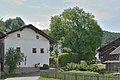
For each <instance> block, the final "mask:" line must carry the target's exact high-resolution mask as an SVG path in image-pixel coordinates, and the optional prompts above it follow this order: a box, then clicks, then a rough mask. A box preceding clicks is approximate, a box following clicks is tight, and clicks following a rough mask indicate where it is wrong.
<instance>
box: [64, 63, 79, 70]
mask: <svg viewBox="0 0 120 80" xmlns="http://www.w3.org/2000/svg"><path fill="white" fill-rule="evenodd" d="M66 68H67V70H68V71H70V70H78V64H75V63H67V65H66Z"/></svg>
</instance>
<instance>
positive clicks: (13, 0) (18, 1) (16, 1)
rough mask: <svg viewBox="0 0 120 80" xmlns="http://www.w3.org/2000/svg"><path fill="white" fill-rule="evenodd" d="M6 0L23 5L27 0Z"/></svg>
mask: <svg viewBox="0 0 120 80" xmlns="http://www.w3.org/2000/svg"><path fill="white" fill-rule="evenodd" d="M4 1H6V2H9V3H11V4H13V5H22V4H23V3H24V2H25V1H27V0H4Z"/></svg>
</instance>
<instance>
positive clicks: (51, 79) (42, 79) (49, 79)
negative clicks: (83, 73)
mask: <svg viewBox="0 0 120 80" xmlns="http://www.w3.org/2000/svg"><path fill="white" fill-rule="evenodd" d="M39 80H60V79H55V78H45V77H40V78H39Z"/></svg>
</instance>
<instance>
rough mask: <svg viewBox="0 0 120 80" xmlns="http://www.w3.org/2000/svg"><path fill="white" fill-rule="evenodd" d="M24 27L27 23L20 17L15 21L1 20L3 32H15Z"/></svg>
mask: <svg viewBox="0 0 120 80" xmlns="http://www.w3.org/2000/svg"><path fill="white" fill-rule="evenodd" d="M23 25H25V22H24V21H23V20H22V19H21V18H20V17H16V18H13V19H11V18H9V19H7V20H6V21H3V20H2V19H0V30H1V31H5V32H9V31H13V30H16V29H18V28H20V27H22V26H23Z"/></svg>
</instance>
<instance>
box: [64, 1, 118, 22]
mask: <svg viewBox="0 0 120 80" xmlns="http://www.w3.org/2000/svg"><path fill="white" fill-rule="evenodd" d="M64 2H65V3H74V4H76V5H77V6H80V7H82V8H84V9H85V10H87V11H89V12H91V13H93V14H94V15H95V16H96V17H97V18H98V19H104V20H109V19H112V18H113V17H116V16H117V15H119V14H118V13H119V11H120V6H119V5H120V3H119V2H118V1H117V0H109V1H108V0H104V1H103V0H64ZM115 14H116V15H115Z"/></svg>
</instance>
